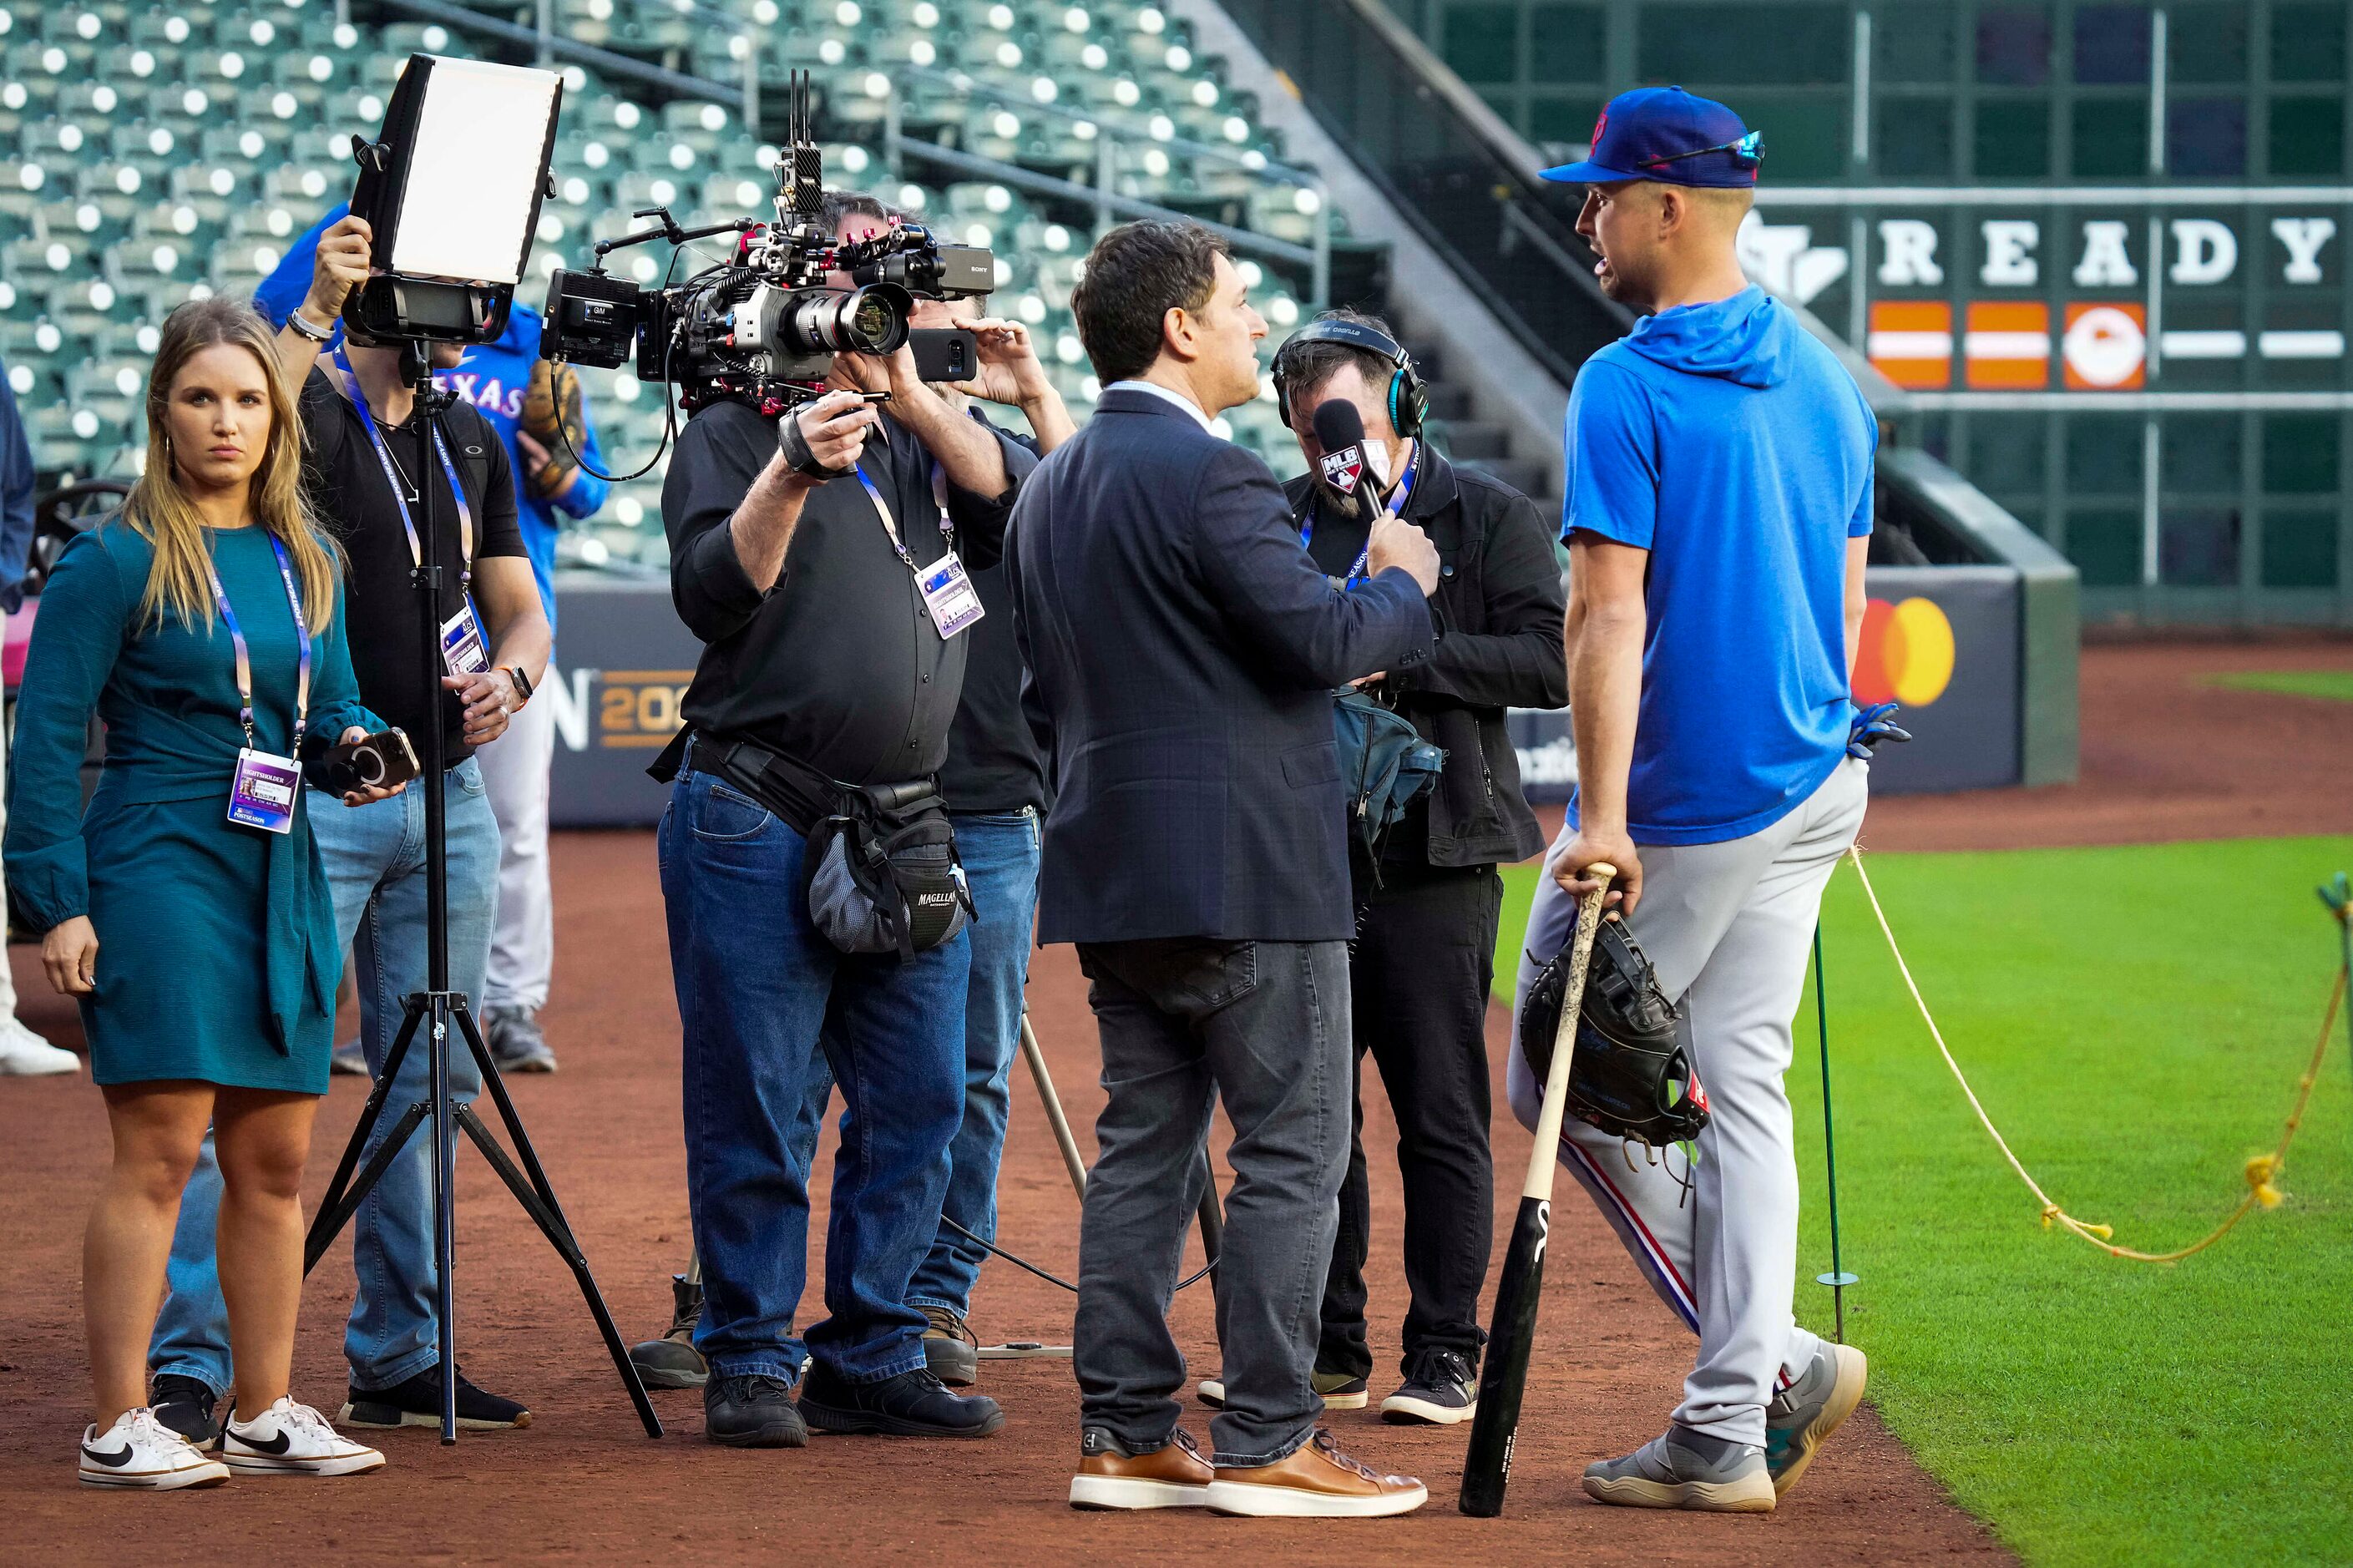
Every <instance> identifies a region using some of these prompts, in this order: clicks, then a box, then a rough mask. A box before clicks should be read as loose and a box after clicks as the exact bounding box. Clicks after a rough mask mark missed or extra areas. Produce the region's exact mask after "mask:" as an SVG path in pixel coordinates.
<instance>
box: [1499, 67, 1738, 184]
mask: <svg viewBox="0 0 2353 1568" xmlns="http://www.w3.org/2000/svg"><path fill="white" fill-rule="evenodd" d="M1764 155H1765V145H1764V134H1763V132H1756V131H1751V130H1749V129H1748V127H1747V126H1746V125H1744V124H1742V123H1741V120H1740V116H1738V115H1737V114H1735V113H1733V112H1732V110H1729V109H1726V108H1725V106H1724V105H1723V104H1720V103H1718V102H1716V101H1715V100H1714V99H1712V98H1698V97H1695V96H1694V95H1693V94H1691V93H1688V92H1685V91H1684V90H1683V89H1682V88H1679V87H1638V88H1636V89H1634V90H1633V91H1631V92H1621V93H1620V94H1619V95H1618V96H1617V97H1615V98H1613V99H1611V100H1609V103H1608V104H1607V105H1605V106H1604V107H1603V109H1602V110H1601V118H1600V119H1599V120H1597V121H1594V123H1593V151H1592V152H1591V153H1588V154H1587V155H1586V159H1585V162H1583V163H1563V164H1561V165H1559V166H1558V167H1557V168H1552V169H1546V170H1545V171H1544V172H1543V174H1544V177H1545V178H1546V179H1547V180H1557V181H1559V182H1561V183H1562V184H1570V185H1606V184H1617V183H1618V182H1620V181H1621V180H1652V181H1656V182H1657V183H1658V184H1662V185H1704V186H1709V187H1715V188H1725V187H1735V186H1743V185H1753V184H1756V183H1757V163H1759V162H1761V161H1762V160H1763V158H1764Z"/></svg>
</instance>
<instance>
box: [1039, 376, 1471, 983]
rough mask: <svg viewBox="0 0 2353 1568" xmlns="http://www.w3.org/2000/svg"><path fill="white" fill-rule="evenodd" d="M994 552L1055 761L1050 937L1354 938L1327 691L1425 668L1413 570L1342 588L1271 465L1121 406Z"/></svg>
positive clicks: (1072, 454)
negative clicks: (1311, 546) (1389, 672)
mask: <svg viewBox="0 0 2353 1568" xmlns="http://www.w3.org/2000/svg"><path fill="white" fill-rule="evenodd" d="M1005 560H1006V566H1007V572H1006V579H1007V586H1008V589H1009V590H1010V596H1011V598H1012V600H1013V616H1014V629H1015V632H1016V634H1017V636H1018V637H1019V639H1020V642H1021V651H1022V657H1023V659H1024V661H1025V662H1026V664H1027V665H1028V667H1029V672H1030V679H1031V681H1032V683H1033V691H1032V697H1033V702H1034V706H1035V707H1036V708H1039V709H1042V711H1043V714H1044V717H1045V721H1046V722H1047V724H1048V726H1049V729H1050V747H1051V752H1052V768H1053V773H1054V809H1053V812H1052V814H1051V815H1050V816H1049V817H1048V818H1047V822H1046V837H1045V856H1044V864H1043V867H1042V868H1041V874H1040V884H1041V885H1040V889H1039V905H1040V913H1039V937H1038V939H1039V942H1124V941H1132V940H1136V939H1140V938H1148V937H1215V938H1222V939H1228V940H1256V941H1267V942H1326V941H1341V940H1345V939H1346V938H1347V937H1349V936H1351V935H1352V934H1354V921H1353V919H1352V911H1351V906H1350V902H1349V891H1348V860H1347V848H1346V840H1345V836H1344V826H1345V824H1344V821H1343V818H1344V815H1345V791H1344V789H1343V787H1342V784H1341V781H1340V768H1339V760H1338V756H1337V753H1336V752H1335V748H1334V745H1333V740H1332V692H1333V689H1335V687H1339V686H1342V685H1345V683H1346V682H1348V681H1350V680H1352V679H1356V677H1358V676H1364V675H1370V674H1372V673H1373V672H1375V671H1376V670H1382V669H1398V668H1408V667H1409V666H1411V665H1414V664H1417V663H1419V662H1421V661H1423V660H1425V659H1427V658H1429V657H1430V636H1431V633H1430V611H1429V608H1428V605H1427V604H1426V602H1425V601H1424V600H1423V598H1422V595H1421V590H1420V588H1419V586H1418V585H1417V584H1415V583H1414V581H1413V579H1412V577H1411V576H1410V575H1409V574H1407V573H1405V572H1404V571H1402V570H1400V569H1398V568H1395V567H1392V568H1390V569H1389V570H1388V571H1386V572H1383V573H1381V574H1379V575H1378V576H1377V577H1375V578H1374V579H1373V580H1372V581H1371V582H1370V583H1366V584H1361V585H1359V586H1358V587H1357V589H1356V591H1355V592H1354V593H1342V592H1340V591H1339V590H1338V589H1336V588H1335V587H1333V586H1332V584H1331V583H1330V581H1329V580H1328V579H1326V578H1325V577H1324V574H1322V573H1321V572H1319V571H1317V570H1316V568H1315V565H1314V563H1313V562H1312V561H1310V560H1309V559H1308V556H1307V552H1306V551H1305V550H1304V549H1303V548H1302V547H1301V545H1300V542H1299V527H1298V525H1297V524H1296V523H1294V522H1293V521H1292V520H1291V508H1290V506H1289V504H1288V503H1287V502H1286V501H1285V500H1284V499H1283V494H1282V487H1281V486H1280V485H1278V484H1277V483H1276V482H1275V479H1274V476H1273V474H1272V473H1271V472H1270V471H1269V470H1268V468H1267V467H1266V465H1265V464H1264V463H1262V462H1261V461H1260V460H1259V459H1258V458H1256V457H1254V456H1252V455H1251V454H1250V453H1249V452H1246V451H1244V450H1243V449H1241V448H1240V447H1235V446H1232V445H1230V444H1229V443H1227V442H1225V441H1221V440H1219V438H1218V437H1215V436H1212V435H1210V434H1209V433H1208V431H1207V430H1204V429H1203V428H1202V427H1201V426H1200V425H1199V424H1198V423H1197V422H1196V421H1195V420H1194V419H1193V418H1192V417H1191V416H1189V415H1187V413H1186V411H1185V410H1183V409H1181V408H1178V407H1176V406H1175V405H1171V404H1170V403H1168V402H1167V401H1166V399H1163V398H1160V397H1156V396H1155V395H1152V394H1150V393H1146V392H1137V391H1134V390H1122V391H1114V392H1111V393H1108V394H1106V395H1104V396H1103V400H1102V401H1101V402H1100V403H1099V404H1098V405H1096V408H1095V415H1094V417H1093V418H1092V419H1091V420H1090V421H1088V423H1087V425H1086V427H1085V428H1084V429H1082V430H1081V431H1080V432H1079V433H1078V434H1077V435H1076V436H1075V437H1072V438H1071V440H1070V441H1069V442H1068V443H1066V444H1065V445H1063V446H1062V447H1060V448H1058V449H1057V450H1056V451H1055V452H1054V453H1053V454H1052V455H1051V456H1050V457H1049V458H1047V459H1046V460H1045V461H1044V462H1043V463H1041V464H1039V468H1038V471H1037V473H1036V474H1035V475H1033V476H1032V477H1031V478H1030V479H1029V481H1028V482H1027V483H1026V484H1024V485H1023V486H1022V488H1021V495H1020V499H1019V500H1018V501H1017V502H1016V503H1015V506H1014V510H1013V520H1012V522H1011V524H1010V525H1009V526H1008V530H1007V533H1006V548H1005Z"/></svg>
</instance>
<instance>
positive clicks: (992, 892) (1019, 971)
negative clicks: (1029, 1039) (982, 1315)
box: [786, 807, 1038, 1359]
mask: <svg viewBox="0 0 2353 1568" xmlns="http://www.w3.org/2000/svg"><path fill="white" fill-rule="evenodd" d="M954 820H955V839H956V856H957V858H959V859H961V860H962V861H963V862H964V871H965V879H966V880H968V881H969V882H970V883H971V884H972V903H973V910H974V917H975V918H974V920H973V922H972V924H971V926H970V927H969V928H968V929H969V930H970V931H971V933H972V980H971V983H970V984H968V985H967V986H966V987H965V1003H964V1124H963V1125H962V1126H961V1127H959V1128H958V1129H957V1130H956V1135H955V1142H953V1143H951V1144H950V1145H948V1195H947V1201H946V1202H945V1203H944V1204H943V1205H941V1208H940V1214H941V1215H942V1217H943V1218H944V1219H952V1220H954V1221H955V1223H956V1224H958V1225H960V1226H964V1227H965V1229H966V1230H968V1231H971V1232H972V1233H973V1234H974V1235H975V1236H979V1237H987V1239H988V1240H990V1241H995V1240H996V1239H997V1163H998V1161H999V1160H1000V1159H1001V1158H1002V1157H1003V1156H1004V1153H1005V1121H1006V1117H1007V1115H1008V1113H1009V1111H1010V1110H1011V1108H1012V1096H1011V1095H1010V1094H1009V1093H1008V1092H1007V1089H1006V1080H1007V1078H1008V1075H1009V1074H1010V1073H1011V1072H1012V1070H1013V1058H1014V1055H1015V1053H1016V1052H1017V1051H1018V1049H1019V1047H1020V1044H1021V993H1022V990H1023V988H1024V987H1025V986H1026V985H1027V984H1029V950H1030V946H1031V942H1030V939H1031V937H1032V936H1033V935H1035V934H1036V931H1037V916H1038V813H1037V811H1036V809H1035V808H1033V807H1024V808H1023V809H1022V810H1020V811H1008V812H989V813H971V814H958V815H955V817H954ZM832 1093H833V1074H832V1073H831V1072H830V1071H828V1069H827V1068H826V1065H825V1052H824V1047H822V1046H820V1047H818V1051H817V1052H816V1053H815V1056H814V1058H813V1059H812V1060H811V1061H810V1063H809V1087H808V1095H807V1098H806V1099H805V1100H803V1101H802V1104H801V1110H800V1114H799V1115H798V1116H797V1117H795V1118H794V1121H793V1130H792V1137H791V1140H790V1143H791V1150H792V1156H793V1160H794V1162H795V1163H796V1164H797V1165H798V1166H799V1168H800V1169H801V1170H802V1171H803V1172H804V1173H806V1172H807V1170H808V1168H809V1166H810V1165H811V1163H814V1161H815V1160H816V1158H817V1141H818V1131H820V1129H821V1128H822V1126H823V1123H824V1121H825V1108H826V1101H827V1100H828V1098H829V1097H830V1096H831V1095H832ZM987 1257H988V1254H987V1252H986V1251H985V1250H983V1249H982V1248H981V1247H980V1246H979V1245H978V1244H977V1243H975V1242H972V1241H968V1240H966V1239H965V1237H961V1236H959V1235H957V1234H956V1233H955V1231H953V1230H951V1229H949V1228H948V1226H946V1225H944V1224H943V1225H942V1226H940V1227H939V1234H938V1235H936V1236H934V1237H933V1238H932V1249H931V1251H929V1252H927V1253H925V1254H924V1255H923V1262H922V1263H921V1264H920V1265H918V1266H917V1268H916V1269H915V1279H914V1282H913V1284H912V1285H910V1286H909V1287H908V1289H907V1301H908V1304H909V1305H910V1306H913V1307H917V1308H922V1307H945V1308H947V1309H948V1310H950V1311H952V1312H954V1313H955V1314H956V1315H957V1316H958V1317H963V1316H964V1315H965V1313H967V1312H969V1311H970V1310H972V1289H973V1287H974V1286H975V1285H976V1284H978V1283H979V1281H980V1266H981V1264H982V1262H983V1261H984V1260H986V1259H987ZM786 1348H787V1350H788V1351H789V1352H790V1353H792V1354H793V1355H794V1357H795V1358H796V1359H798V1358H799V1354H800V1346H799V1343H798V1342H797V1341H787V1342H786Z"/></svg>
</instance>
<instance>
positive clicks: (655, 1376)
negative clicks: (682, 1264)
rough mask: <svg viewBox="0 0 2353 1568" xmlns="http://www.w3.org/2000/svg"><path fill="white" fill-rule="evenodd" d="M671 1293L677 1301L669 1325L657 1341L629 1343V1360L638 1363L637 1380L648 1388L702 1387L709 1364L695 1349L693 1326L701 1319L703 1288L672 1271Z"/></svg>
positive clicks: (706, 1382)
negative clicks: (630, 1344)
mask: <svg viewBox="0 0 2353 1568" xmlns="http://www.w3.org/2000/svg"><path fill="white" fill-rule="evenodd" d="M670 1300H672V1301H673V1302H674V1303H675V1304H676V1310H674V1311H672V1312H671V1314H670V1327H669V1328H667V1329H664V1330H663V1331H662V1337H661V1338H659V1339H658V1340H647V1341H645V1342H643V1343H641V1344H636V1345H632V1346H630V1347H629V1360H630V1361H632V1362H634V1363H637V1368H638V1382H640V1383H642V1384H645V1385H646V1386H647V1387H648V1388H702V1387H704V1386H706V1385H707V1384H709V1382H710V1379H711V1366H710V1363H707V1362H705V1361H704V1360H703V1359H702V1352H701V1351H699V1350H696V1349H695V1348H694V1330H695V1325H696V1324H698V1323H700V1322H702V1286H700V1285H697V1284H693V1283H692V1282H691V1281H690V1280H688V1279H687V1277H686V1276H685V1275H683V1274H673V1275H671V1276H670Z"/></svg>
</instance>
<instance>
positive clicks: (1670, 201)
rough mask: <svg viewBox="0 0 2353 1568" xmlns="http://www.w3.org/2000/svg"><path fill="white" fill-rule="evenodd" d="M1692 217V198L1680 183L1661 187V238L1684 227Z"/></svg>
mask: <svg viewBox="0 0 2353 1568" xmlns="http://www.w3.org/2000/svg"><path fill="white" fill-rule="evenodd" d="M1690 217H1691V198H1690V197H1689V196H1687V195H1684V194H1683V187H1682V186H1680V185H1661V186H1660V187H1659V236H1660V237H1661V238H1664V237H1667V236H1668V235H1671V234H1673V233H1674V232H1676V231H1677V230H1678V229H1680V228H1682V227H1683V225H1684V224H1685V222H1687V221H1688V220H1689V219H1690Z"/></svg>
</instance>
